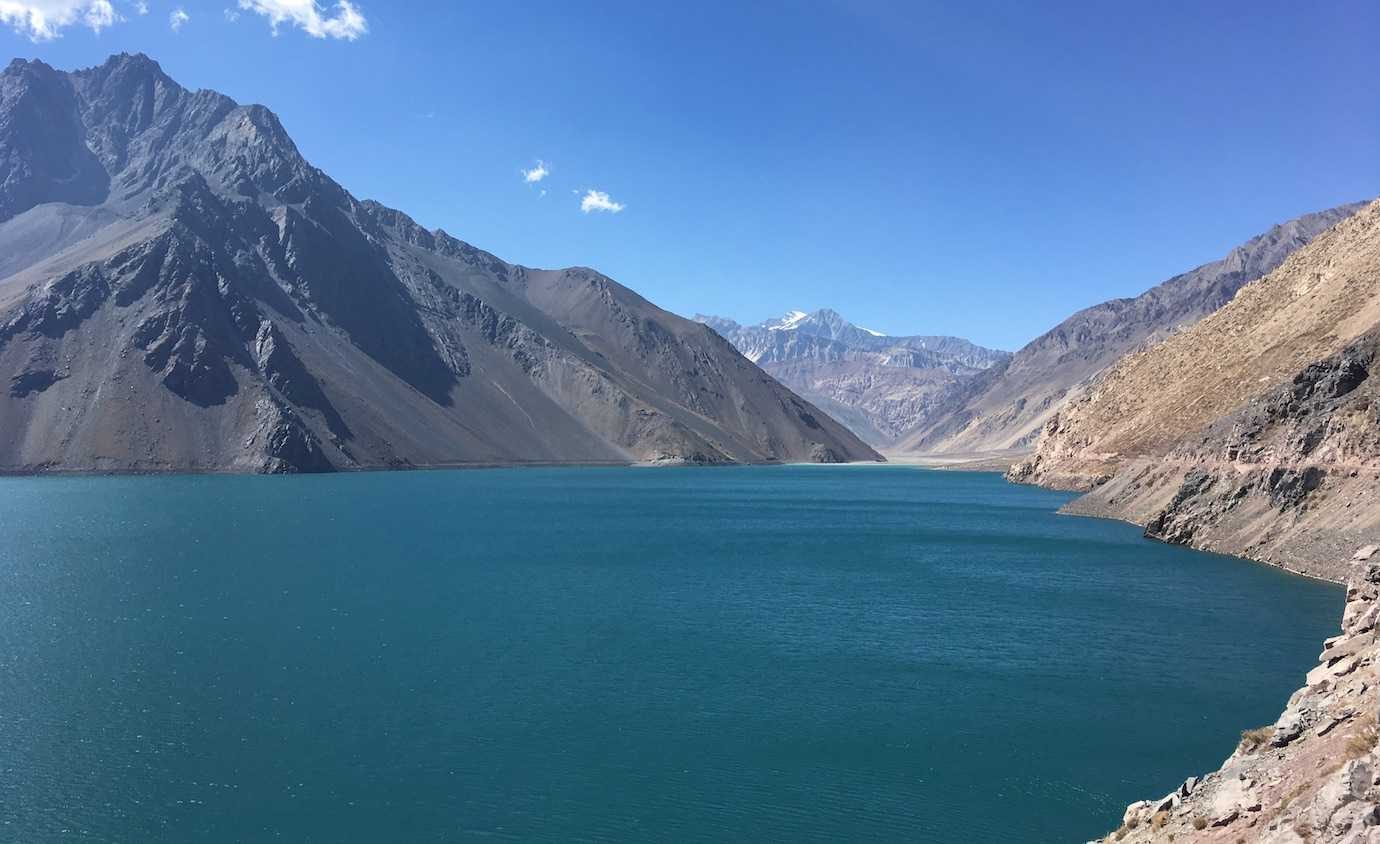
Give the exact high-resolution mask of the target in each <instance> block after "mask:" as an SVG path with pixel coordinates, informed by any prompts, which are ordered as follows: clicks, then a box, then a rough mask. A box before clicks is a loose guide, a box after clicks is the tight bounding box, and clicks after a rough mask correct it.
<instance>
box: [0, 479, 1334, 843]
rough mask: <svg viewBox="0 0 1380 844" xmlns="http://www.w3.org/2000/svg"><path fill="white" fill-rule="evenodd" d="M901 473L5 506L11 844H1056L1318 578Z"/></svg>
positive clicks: (3, 712)
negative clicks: (753, 843) (462, 843)
mask: <svg viewBox="0 0 1380 844" xmlns="http://www.w3.org/2000/svg"><path fill="white" fill-rule="evenodd" d="M1069 498H1070V496H1068V495H1066V494H1063V493H1056V492H1050V491H1047V490H1041V489H1035V488H1030V487H1021V486H1012V485H1009V484H1006V483H1005V482H1003V480H1002V479H1001V477H1000V476H998V475H993V474H969V473H957V472H935V471H924V470H918V469H913V468H908V467H899V466H892V467H887V466H869V467H852V466H848V467H814V466H800V467H788V466H778V467H756V468H748V467H743V468H703V469H702V468H686V469H633V468H628V469H619V468H585V469H572V468H562V469H492V470H470V471H445V472H440V471H438V472H411V473H369V474H352V475H337V476H305V477H279V478H266V477H228V476H219V477H217V476H207V477H191V476H176V477H125V478H112V477H40V478H4V479H0V839H3V840H15V841H26V842H27V841H46V840H52V839H59V838H80V837H85V838H88V839H94V840H119V841H190V840H198V841H244V840H266V839H270V838H279V839H282V840H288V841H344V840H352V841H377V840H407V841H444V840H460V839H468V838H479V837H485V838H498V839H518V840H533V839H538V840H553V841H554V840H560V841H569V840H586V841H647V840H742V839H754V838H755V839H762V840H830V839H839V838H851V839H883V840H909V841H933V842H952V841H1009V840H1020V841H1083V840H1086V839H1087V838H1089V837H1092V836H1096V835H1099V834H1102V833H1105V832H1107V831H1108V830H1110V829H1112V828H1114V827H1115V826H1117V825H1118V824H1119V823H1120V819H1121V813H1122V810H1123V808H1124V807H1125V804H1126V803H1128V802H1130V801H1131V800H1134V799H1139V798H1151V797H1157V796H1159V795H1162V794H1164V793H1166V792H1168V791H1169V790H1170V789H1172V788H1174V787H1175V786H1177V785H1178V784H1179V783H1180V782H1181V781H1182V780H1183V779H1184V778H1185V777H1187V776H1188V775H1190V774H1198V773H1202V772H1204V771H1207V770H1210V769H1213V768H1215V767H1217V766H1218V765H1219V764H1220V763H1221V761H1222V760H1223V759H1224V758H1225V757H1226V756H1227V755H1228V754H1229V753H1230V752H1231V750H1232V748H1233V747H1234V746H1235V744H1236V740H1237V738H1238V736H1239V734H1240V731H1241V730H1242V729H1244V728H1247V727H1253V726H1257V725H1260V724H1264V723H1270V722H1273V721H1274V719H1275V718H1276V717H1277V715H1278V713H1279V712H1280V710H1281V709H1282V708H1283V706H1284V703H1285V701H1286V700H1287V698H1288V697H1289V695H1290V693H1291V692H1292V691H1293V690H1294V689H1295V688H1297V687H1298V686H1299V685H1301V684H1302V682H1303V675H1304V673H1305V672H1306V671H1307V669H1309V668H1311V667H1312V666H1313V665H1314V664H1315V657H1316V655H1317V653H1318V651H1319V650H1320V649H1321V647H1322V640H1323V639H1324V638H1325V637H1327V636H1330V635H1333V634H1334V633H1335V632H1336V631H1337V628H1338V624H1339V621H1340V616H1341V609H1342V601H1343V592H1342V590H1341V589H1340V588H1339V587H1336V586H1332V585H1329V584H1324V583H1319V582H1315V581H1310V580H1307V579H1303V578H1300V577H1295V576H1292V575H1288V574H1285V573H1283V572H1280V571H1277V570H1274V569H1270V568H1267V567H1265V566H1260V565H1255V564H1251V563H1247V562H1243V561H1240V560H1235V559H1231V558H1227V557H1222V556H1217V555H1212V554H1205V553H1200V552H1195V551H1190V550H1187V549H1183V548H1177V547H1171V546H1166V545H1162V544H1158V543H1155V542H1151V541H1148V540H1146V539H1143V538H1142V537H1141V535H1140V531H1139V530H1138V529H1136V528H1134V527H1132V526H1130V525H1126V524H1121V523H1116V522H1108V521H1098V520H1092V519H1082V518H1074V517H1067V516H1060V515H1056V514H1055V512H1054V511H1055V510H1056V509H1057V508H1058V507H1059V506H1060V505H1061V504H1062V503H1064V502H1065V501H1067V500H1069Z"/></svg>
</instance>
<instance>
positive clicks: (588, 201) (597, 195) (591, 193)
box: [580, 188, 627, 214]
mask: <svg viewBox="0 0 1380 844" xmlns="http://www.w3.org/2000/svg"><path fill="white" fill-rule="evenodd" d="M626 207H627V206H625V205H624V204H623V203H621V202H614V201H613V199H612V198H610V197H609V195H608V194H606V193H604V192H603V191H601V190H594V189H593V188H591V189H589V190H587V191H585V197H584V199H581V200H580V210H581V211H583V212H585V213H586V214H588V213H589V212H591V211H607V212H608V213H610V214H617V213H618V212H619V211H622V210H623V209H624V208H626Z"/></svg>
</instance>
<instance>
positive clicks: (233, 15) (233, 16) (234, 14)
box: [225, 9, 240, 23]
mask: <svg viewBox="0 0 1380 844" xmlns="http://www.w3.org/2000/svg"><path fill="white" fill-rule="evenodd" d="M225 19H226V20H227V21H229V22H230V23H235V22H236V21H238V20H239V19H240V11H239V9H226V10H225Z"/></svg>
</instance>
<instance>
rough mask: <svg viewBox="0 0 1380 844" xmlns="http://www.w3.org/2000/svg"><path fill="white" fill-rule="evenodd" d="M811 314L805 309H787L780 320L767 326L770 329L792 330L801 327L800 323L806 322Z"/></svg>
mask: <svg viewBox="0 0 1380 844" xmlns="http://www.w3.org/2000/svg"><path fill="white" fill-rule="evenodd" d="M809 316H810V315H809V314H807V313H805V312H804V311H787V312H786V315H785V316H784V317H782V318H781V320H780V321H779V322H776V323H773V324H770V325H768V326H767V330H768V331H790V330H791V329H793V328H799V327H800V323H802V322H804V321H805V319H806V318H807V317H809Z"/></svg>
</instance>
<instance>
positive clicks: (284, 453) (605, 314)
mask: <svg viewBox="0 0 1380 844" xmlns="http://www.w3.org/2000/svg"><path fill="white" fill-rule="evenodd" d="M877 457H878V455H877V454H876V453H875V452H874V451H873V450H872V449H871V448H869V447H867V446H866V445H865V444H863V443H862V442H861V441H859V439H858V438H857V437H856V436H854V435H853V434H851V433H850V432H849V431H848V430H847V429H845V428H844V427H843V426H842V425H840V424H838V423H837V422H835V421H834V420H833V419H831V418H830V417H829V416H828V415H827V414H826V413H823V412H821V411H820V410H818V409H817V408H815V407H813V406H812V405H810V404H809V403H808V402H807V401H805V400H803V399H801V398H800V397H799V396H797V395H795V394H793V393H792V392H790V391H789V390H788V389H786V388H785V387H783V386H781V384H779V383H778V382H777V381H775V380H773V379H772V378H770V377H768V376H767V375H765V374H764V373H763V372H762V371H761V370H760V369H759V368H758V367H757V366H756V365H754V364H753V363H752V362H751V361H749V360H748V359H747V358H745V357H743V356H742V355H740V354H739V353H738V352H737V351H735V350H734V349H733V347H732V346H731V345H730V344H729V343H728V342H726V341H725V340H723V339H722V338H721V337H720V336H719V335H718V334H716V333H715V332H713V331H711V330H709V329H707V328H706V327H705V326H703V325H699V324H696V323H694V322H691V321H689V320H685V319H682V318H680V317H677V316H675V315H673V314H670V313H668V312H666V311H663V310H661V309H660V308H658V307H656V306H655V305H653V304H652V303H650V302H648V301H647V300H645V299H643V298H642V297H641V296H638V295H637V294H636V293H634V292H633V291H631V290H629V289H627V288H625V287H623V286H621V285H619V284H617V283H616V282H614V281H613V280H611V279H609V278H607V277H606V276H603V275H601V274H600V273H598V272H596V271H594V270H591V269H587V268H582V267H576V268H569V269H558V270H538V269H531V268H527V267H522V266H518V265H515V264H511V263H508V262H506V261H503V260H500V259H499V258H497V257H495V256H493V255H491V254H489V253H487V252H484V251H482V250H479V249H476V248H475V247H473V246H471V245H469V244H467V243H464V242H462V241H460V240H457V239H456V238H454V237H451V236H450V235H448V234H446V233H445V232H443V231H440V230H427V229H424V228H422V227H421V226H419V225H418V224H417V223H415V222H413V221H412V220H411V219H410V218H408V217H407V216H406V215H405V214H403V213H401V212H399V211H395V210H393V209H390V208H386V207H384V206H382V205H380V204H378V203H376V202H370V201H360V200H357V199H356V198H355V197H353V196H351V195H350V194H349V193H348V192H347V191H346V190H345V189H344V188H342V187H341V186H340V185H339V184H337V183H336V182H334V181H333V180H332V179H331V178H330V177H328V176H327V175H326V174H325V173H323V172H322V171H320V170H318V169H317V168H315V167H313V166H311V165H310V164H309V163H308V162H307V161H305V160H304V159H303V158H302V156H301V155H300V154H299V152H298V150H297V148H296V146H295V145H294V144H293V142H292V140H291V139H290V138H289V137H288V134H287V132H286V131H285V130H284V128H283V126H282V124H281V123H280V122H279V121H278V118H277V117H276V116H275V115H274V114H273V113H272V112H271V111H269V110H268V109H266V108H264V107H262V106H257V105H251V106H242V105H239V104H238V103H236V102H234V101H233V100H231V99H229V98H228V97H225V96H223V95H221V94H218V93H216V92H214V91H189V90H187V89H185V88H183V87H181V86H180V85H178V84H177V83H176V82H174V81H173V80H172V79H170V78H169V77H168V76H167V75H166V74H164V73H163V71H162V70H161V69H160V68H159V66H158V65H157V64H156V63H155V62H154V61H152V60H151V59H149V58H148V57H146V56H143V55H134V56H131V55H119V56H114V57H112V58H111V59H109V60H108V61H107V62H105V63H104V64H102V65H101V66H99V67H94V68H89V69H86V70H80V71H76V72H73V73H64V72H61V71H57V70H54V69H53V68H51V67H49V66H48V65H46V64H43V63H42V62H38V61H32V62H29V61H18V60H17V61H15V62H13V63H12V64H10V65H9V66H8V67H7V68H6V69H5V70H4V72H3V74H0V471H11V472H13V471H48V470H101V471H105V470H110V471H171V470H178V471H183V470H194V471H252V472H292V471H329V470H333V469H353V468H368V467H406V466H436V465H467V464H468V465H473V464H489V463H498V464H505V463H517V462H582V463H590V462H616V463H626V462H631V461H651V462H693V463H727V462H767V461H811V460H812V461H838V460H872V459H877Z"/></svg>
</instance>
